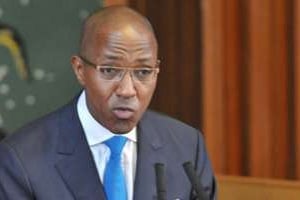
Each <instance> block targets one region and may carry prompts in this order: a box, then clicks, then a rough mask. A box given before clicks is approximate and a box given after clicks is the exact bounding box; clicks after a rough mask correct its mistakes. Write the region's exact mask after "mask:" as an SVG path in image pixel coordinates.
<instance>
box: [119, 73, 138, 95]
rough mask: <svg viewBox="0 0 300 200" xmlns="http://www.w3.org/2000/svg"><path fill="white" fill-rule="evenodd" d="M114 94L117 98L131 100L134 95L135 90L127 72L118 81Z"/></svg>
mask: <svg viewBox="0 0 300 200" xmlns="http://www.w3.org/2000/svg"><path fill="white" fill-rule="evenodd" d="M116 94H117V95H118V96H119V97H123V98H131V97H134V96H135V95H136V88H135V85H134V82H133V79H132V76H131V74H130V73H129V72H126V73H125V75H124V76H123V78H122V79H121V80H120V82H119V85H118V88H117V89H116Z"/></svg>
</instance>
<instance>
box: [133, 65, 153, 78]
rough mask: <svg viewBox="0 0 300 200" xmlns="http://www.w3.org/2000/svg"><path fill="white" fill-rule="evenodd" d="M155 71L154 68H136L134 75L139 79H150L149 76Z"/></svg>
mask: <svg viewBox="0 0 300 200" xmlns="http://www.w3.org/2000/svg"><path fill="white" fill-rule="evenodd" d="M153 71H154V70H153V69H151V68H139V69H135V70H134V75H135V76H136V78H138V79H139V80H146V79H148V78H149V77H151V76H152V74H153Z"/></svg>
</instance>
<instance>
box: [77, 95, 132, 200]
mask: <svg viewBox="0 0 300 200" xmlns="http://www.w3.org/2000/svg"><path fill="white" fill-rule="evenodd" d="M77 112H78V115H79V119H80V122H81V124H82V127H83V130H84V133H85V136H86V139H87V142H88V145H89V147H90V149H91V151H92V154H93V158H94V161H95V163H96V167H97V170H98V174H99V177H100V179H101V181H102V183H103V177H104V171H105V166H106V164H107V162H108V160H109V156H110V149H109V148H108V147H107V146H106V145H105V144H104V143H103V142H104V141H106V140H108V139H110V138H111V137H113V136H115V135H116V134H114V133H112V132H110V131H109V130H108V129H106V128H105V127H103V126H102V125H101V124H100V123H98V122H97V121H96V120H95V119H94V117H93V116H92V115H91V114H90V112H89V110H88V107H87V105H86V96H85V92H84V91H83V92H82V93H81V95H80V97H79V99H78V102H77ZM122 136H124V137H126V138H127V141H126V144H125V146H124V148H123V150H122V156H121V166H122V169H123V172H124V175H125V180H126V187H127V198H128V200H133V187H134V178H135V171H136V160H137V134H136V127H135V128H134V129H132V130H131V131H130V132H129V133H126V134H122Z"/></svg>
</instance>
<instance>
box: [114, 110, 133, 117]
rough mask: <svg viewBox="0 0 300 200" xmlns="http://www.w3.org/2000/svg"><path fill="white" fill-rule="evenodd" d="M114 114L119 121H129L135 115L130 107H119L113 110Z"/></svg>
mask: <svg viewBox="0 0 300 200" xmlns="http://www.w3.org/2000/svg"><path fill="white" fill-rule="evenodd" d="M113 113H114V115H115V116H116V117H117V118H118V119H129V118H131V117H132V116H133V115H134V110H133V109H132V108H128V107H118V108H114V109H113Z"/></svg>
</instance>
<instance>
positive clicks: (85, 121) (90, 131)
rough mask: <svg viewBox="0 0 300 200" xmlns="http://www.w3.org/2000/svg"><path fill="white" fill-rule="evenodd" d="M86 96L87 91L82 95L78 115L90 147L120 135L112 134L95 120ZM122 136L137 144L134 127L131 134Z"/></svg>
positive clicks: (78, 104) (78, 103) (79, 100)
mask: <svg viewBox="0 0 300 200" xmlns="http://www.w3.org/2000/svg"><path fill="white" fill-rule="evenodd" d="M85 95H86V94H85V91H83V92H82V93H81V94H80V97H79V99H78V102H77V113H78V116H79V119H80V122H81V125H82V127H83V130H84V134H85V136H86V139H87V142H88V144H89V146H94V145H97V144H99V143H102V142H104V141H106V140H108V139H110V138H111V137H113V136H116V135H118V134H114V133H112V132H111V131H109V130H108V129H106V128H105V127H104V126H102V125H101V124H100V123H99V122H97V121H96V120H95V119H94V117H93V116H92V115H91V113H90V112H89V110H88V107H87V105H86V96H85ZM122 136H124V137H126V138H127V139H129V140H131V141H133V142H137V134H136V127H134V128H133V129H132V130H131V131H130V132H128V133H126V134H122Z"/></svg>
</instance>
